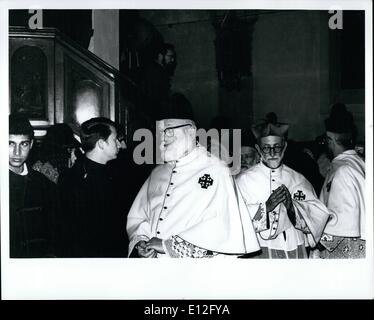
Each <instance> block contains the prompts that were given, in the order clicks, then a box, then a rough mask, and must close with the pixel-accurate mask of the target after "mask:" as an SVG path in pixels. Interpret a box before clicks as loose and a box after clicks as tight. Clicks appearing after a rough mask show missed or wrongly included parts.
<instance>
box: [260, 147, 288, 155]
mask: <svg viewBox="0 0 374 320" xmlns="http://www.w3.org/2000/svg"><path fill="white" fill-rule="evenodd" d="M283 147H284V146H275V147H269V146H265V147H261V150H262V152H263V153H265V154H268V153H270V152H271V150H273V151H274V153H280V152H281V151H282V150H283Z"/></svg>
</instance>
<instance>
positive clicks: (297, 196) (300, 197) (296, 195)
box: [293, 190, 305, 200]
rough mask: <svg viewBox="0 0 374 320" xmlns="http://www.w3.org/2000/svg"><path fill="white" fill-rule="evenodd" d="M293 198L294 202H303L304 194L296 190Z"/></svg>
mask: <svg viewBox="0 0 374 320" xmlns="http://www.w3.org/2000/svg"><path fill="white" fill-rule="evenodd" d="M293 198H294V199H295V200H305V194H304V193H303V192H302V191H301V190H297V192H296V193H294V194H293Z"/></svg>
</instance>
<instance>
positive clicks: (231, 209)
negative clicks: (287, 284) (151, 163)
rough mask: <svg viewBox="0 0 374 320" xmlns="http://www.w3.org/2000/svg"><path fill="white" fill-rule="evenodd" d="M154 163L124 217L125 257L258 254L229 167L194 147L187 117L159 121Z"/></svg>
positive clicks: (244, 208) (252, 233)
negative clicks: (159, 161)
mask: <svg viewBox="0 0 374 320" xmlns="http://www.w3.org/2000/svg"><path fill="white" fill-rule="evenodd" d="M157 128H158V130H159V132H160V133H161V146H160V151H161V157H162V158H163V160H164V161H165V163H164V164H162V165H158V166H157V167H156V168H155V169H154V170H153V171H152V173H151V174H150V176H149V177H148V179H147V180H146V182H145V183H144V185H143V187H142V188H141V190H140V191H139V194H138V195H137V197H136V199H135V201H134V203H133V205H132V207H131V209H130V212H129V215H128V219H127V233H128V236H129V240H130V244H129V255H130V256H133V255H134V252H133V251H135V253H137V254H138V256H140V257H147V258H148V257H191V258H209V257H226V256H232V257H236V256H237V255H241V254H245V253H250V252H254V251H257V250H259V249H260V248H259V245H258V241H257V238H256V234H255V231H254V228H253V225H252V221H251V218H250V215H249V212H248V209H247V208H246V206H245V204H244V201H243V199H242V198H241V197H238V196H237V195H238V192H237V189H236V186H235V182H234V180H233V178H232V177H231V176H230V171H229V168H228V167H227V166H226V165H225V164H224V163H223V162H222V161H221V160H220V159H218V158H217V157H215V156H213V155H210V154H208V153H207V151H206V149H205V148H204V147H202V146H200V145H199V144H197V143H196V126H195V124H194V122H193V121H192V120H188V119H166V120H162V121H157Z"/></svg>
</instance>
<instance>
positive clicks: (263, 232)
mask: <svg viewBox="0 0 374 320" xmlns="http://www.w3.org/2000/svg"><path fill="white" fill-rule="evenodd" d="M252 131H253V133H254V135H255V137H256V139H257V144H256V145H255V147H256V149H257V151H258V152H259V154H260V156H261V162H260V163H259V164H257V165H255V166H253V167H251V168H249V169H248V170H247V171H245V172H243V173H241V174H239V175H238V176H237V184H238V187H239V190H240V192H241V193H242V195H243V197H244V201H245V202H246V204H247V206H248V208H249V211H250V214H251V216H252V219H253V220H252V221H253V224H254V227H255V229H256V232H257V236H258V240H259V243H260V246H261V250H262V253H261V254H260V255H258V256H255V257H257V258H307V252H306V247H308V246H310V247H314V246H316V245H317V243H318V241H319V239H320V237H321V234H322V231H323V229H324V227H325V225H326V222H327V220H328V216H329V215H328V210H327V208H326V207H325V206H324V205H323V203H322V202H321V201H319V200H318V198H317V196H316V194H315V191H314V190H313V187H312V185H311V184H310V183H309V182H308V180H307V179H305V178H304V176H303V175H301V174H300V173H298V172H296V171H294V170H292V169H291V168H289V167H288V166H286V165H284V164H283V163H282V161H283V156H284V152H285V150H286V148H287V142H286V141H285V135H286V133H287V131H288V125H286V124H280V123H269V122H266V121H265V122H263V123H260V124H258V125H255V126H253V127H252Z"/></svg>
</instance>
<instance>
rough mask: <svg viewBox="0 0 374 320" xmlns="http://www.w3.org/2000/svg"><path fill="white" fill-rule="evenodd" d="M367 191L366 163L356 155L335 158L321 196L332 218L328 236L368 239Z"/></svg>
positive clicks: (349, 151) (329, 223) (345, 153)
mask: <svg viewBox="0 0 374 320" xmlns="http://www.w3.org/2000/svg"><path fill="white" fill-rule="evenodd" d="M364 189H365V162H364V161H363V160H362V159H361V158H360V156H359V155H358V154H357V153H356V151H354V150H347V151H345V152H343V153H341V154H340V155H338V156H337V157H335V158H334V159H333V161H332V162H331V168H330V171H329V172H328V173H327V176H326V178H325V182H324V184H323V187H322V191H321V195H320V199H321V201H322V202H323V203H324V204H325V205H326V206H327V208H328V209H329V212H330V214H331V220H329V222H328V223H327V225H326V229H325V233H327V234H329V235H333V236H339V237H352V238H361V239H363V240H365V239H366V234H365V202H364V197H365V194H364Z"/></svg>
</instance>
